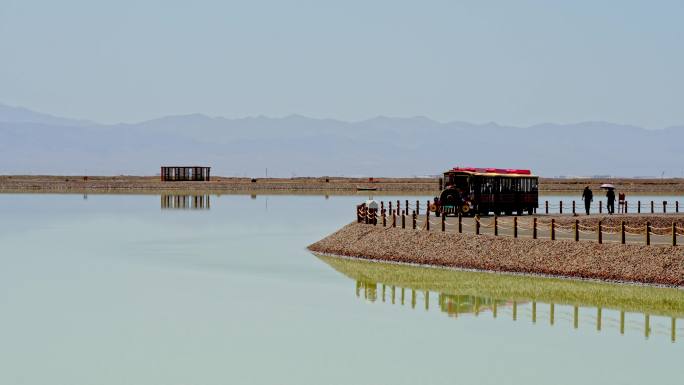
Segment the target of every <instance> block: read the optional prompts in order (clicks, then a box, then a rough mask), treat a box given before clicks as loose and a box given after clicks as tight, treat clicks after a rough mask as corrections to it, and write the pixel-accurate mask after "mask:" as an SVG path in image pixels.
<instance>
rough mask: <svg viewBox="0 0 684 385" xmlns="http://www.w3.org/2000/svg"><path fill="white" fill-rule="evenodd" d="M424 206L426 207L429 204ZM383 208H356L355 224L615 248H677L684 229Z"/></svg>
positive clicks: (675, 222) (417, 207)
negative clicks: (643, 246) (590, 243)
mask: <svg viewBox="0 0 684 385" xmlns="http://www.w3.org/2000/svg"><path fill="white" fill-rule="evenodd" d="M426 203H427V205H429V201H428V202H426ZM677 206H678V205H677ZM387 207H388V208H385V205H384V202H382V203H381V209H380V210H376V209H369V208H367V207H365V205H359V206H357V208H356V217H357V222H359V223H366V224H371V225H376V226H383V227H398V228H403V229H413V230H421V231H441V232H455V233H470V234H476V235H493V236H507V237H513V238H530V239H550V240H574V241H577V242H579V241H593V242H597V243H616V244H642V245H671V246H677V245H678V243H679V238H680V237H683V236H684V226H682V225H679V224H678V223H677V221H676V220H674V221H672V224H671V225H669V226H653V225H652V224H651V223H650V222H646V223H645V224H644V225H631V224H629V223H627V222H625V221H621V223H620V224H619V225H615V224H613V225H608V224H604V223H603V222H602V221H601V220H599V221H598V223H596V224H595V225H594V224H592V225H586V224H583V223H582V221H580V220H579V219H575V220H574V223H570V224H569V223H563V222H557V221H556V219H555V218H544V216H524V217H517V216H505V217H499V216H492V217H480V216H479V215H475V216H474V217H463V216H461V215H459V216H458V217H446V216H443V215H442V216H439V214H435V213H433V212H430V211H429V210H424V213H423V214H419V210H420V203H419V202H416V206H414V207H415V209H413V208H411V205H410V204H408V201H406V202H404V209H402V208H401V207H402V206H401V202H397V205H396V206H394V208H392V204H391V203H390V204H388V206H387ZM406 207H408V210H407V209H405V208H406ZM424 207H429V206H424Z"/></svg>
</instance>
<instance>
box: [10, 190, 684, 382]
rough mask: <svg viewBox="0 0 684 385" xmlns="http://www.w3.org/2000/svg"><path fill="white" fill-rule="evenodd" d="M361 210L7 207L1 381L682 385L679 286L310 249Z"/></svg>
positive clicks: (115, 203) (308, 201) (74, 204)
mask: <svg viewBox="0 0 684 385" xmlns="http://www.w3.org/2000/svg"><path fill="white" fill-rule="evenodd" d="M408 198H409V199H411V200H414V201H415V197H408ZM427 198H428V197H421V198H420V199H421V200H425V199H427ZM564 198H566V199H567V197H564ZM646 198H648V197H646ZM680 198H681V197H680ZM361 199H363V197H361V196H347V197H344V196H343V197H340V196H333V197H330V198H328V199H326V198H325V197H323V196H257V197H250V196H248V195H242V196H238V195H231V196H227V195H224V196H215V195H212V196H210V197H209V200H208V202H207V201H206V200H203V201H202V202H200V201H194V200H189V201H188V202H185V203H184V202H181V201H180V200H174V201H170V200H169V199H168V198H166V199H165V198H160V196H158V195H140V196H136V195H89V196H87V197H84V196H81V195H43V194H40V195H39V194H35V195H33V194H26V195H0V311H1V313H0V342H1V343H0V384H41V385H42V384H65V385H74V384H117V385H119V384H159V385H162V384H163V385H170V384H179V385H180V384H229V383H232V384H418V383H422V384H457V383H463V384H522V383H525V384H551V383H552V384H607V383H610V384H645V383H653V384H680V383H681V381H682V378H683V376H684V366H683V365H682V360H683V359H684V314H683V313H684V310H683V307H684V296H683V294H682V293H683V292H682V291H681V290H672V289H652V288H635V287H631V286H614V285H603V284H595V283H575V282H569V281H562V280H549V279H530V278H524V277H511V276H500V275H492V274H483V273H464V272H454V271H445V270H439V269H425V268H413V267H398V266H387V265H385V264H378V263H370V264H369V263H366V262H355V261H349V260H340V259H331V258H326V257H319V256H315V255H312V254H311V253H309V252H308V251H307V250H306V249H305V247H306V245H308V244H310V243H312V242H314V241H316V240H318V239H320V238H322V237H323V236H325V235H327V234H328V233H330V232H333V231H335V230H336V229H337V228H338V227H340V226H341V225H343V224H346V223H348V222H349V221H351V220H352V219H353V215H354V214H353V205H354V204H355V203H357V202H358V201H360V200H361ZM385 199H387V198H385ZM393 199H395V200H396V197H395V198H393ZM400 199H402V200H404V199H406V197H400ZM656 199H660V200H663V199H662V198H661V197H656ZM648 200H650V198H648ZM578 201H579V199H578ZM681 202H684V199H680V203H681ZM176 203H178V204H176ZM174 207H196V208H197V209H175V208H174Z"/></svg>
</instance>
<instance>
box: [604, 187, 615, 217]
mask: <svg viewBox="0 0 684 385" xmlns="http://www.w3.org/2000/svg"><path fill="white" fill-rule="evenodd" d="M606 198H608V205H607V206H608V214H613V213H615V190H613V189H612V188H609V189H608V191H606Z"/></svg>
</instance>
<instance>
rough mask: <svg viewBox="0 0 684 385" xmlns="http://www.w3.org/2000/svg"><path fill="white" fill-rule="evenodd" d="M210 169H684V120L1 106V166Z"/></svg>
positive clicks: (257, 172) (395, 172)
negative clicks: (129, 120)
mask: <svg viewBox="0 0 684 385" xmlns="http://www.w3.org/2000/svg"><path fill="white" fill-rule="evenodd" d="M163 164H165V165H209V166H212V167H213V170H212V174H214V175H224V176H256V177H262V176H264V175H265V173H266V169H268V175H269V176H279V177H291V176H323V175H330V176H342V175H345V176H422V175H435V174H439V173H441V172H442V171H444V170H445V169H447V168H450V167H453V166H456V165H462V166H466V165H472V166H482V167H501V168H530V169H532V170H533V172H535V173H537V174H539V175H542V176H561V175H565V176H591V175H597V174H599V175H613V176H658V177H659V176H661V175H663V173H664V175H665V176H669V177H683V176H684V126H681V127H670V128H666V129H660V130H647V129H644V128H640V127H635V126H628V125H619V124H613V123H607V122H584V123H577V124H539V125H535V126H531V127H510V126H500V125H497V124H493V123H490V124H471V123H465V122H449V123H440V122H436V121H434V120H430V119H428V118H424V117H414V118H388V117H376V118H373V119H369V120H364V121H360V122H344V121H339V120H332V119H313V118H307V117H304V116H299V115H292V116H288V117H284V118H268V117H250V118H243V119H226V118H220V117H217V118H215V117H209V116H206V115H201V114H193V115H182V116H168V117H163V118H160V119H155V120H150V121H145V122H140V123H135V124H114V125H105V124H98V123H95V122H90V121H84V120H73V119H67V118H61V117H55V116H51V115H47V114H42V113H38V112H34V111H31V110H28V109H25V108H18V107H9V106H5V105H1V104H0V174H64V175H82V174H89V175H119V174H128V175H154V174H156V173H158V172H159V166H160V165H163Z"/></svg>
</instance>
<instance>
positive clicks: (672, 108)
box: [0, 0, 684, 128]
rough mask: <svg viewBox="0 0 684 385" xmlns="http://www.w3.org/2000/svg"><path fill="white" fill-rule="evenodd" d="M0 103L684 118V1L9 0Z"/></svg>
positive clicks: (59, 109)
mask: <svg viewBox="0 0 684 385" xmlns="http://www.w3.org/2000/svg"><path fill="white" fill-rule="evenodd" d="M0 55H1V56H0V103H6V104H10V105H20V106H24V107H28V108H32V109H36V110H39V111H42V112H48V113H52V114H55V115H62V116H68V117H75V118H85V119H92V120H96V121H102V122H119V121H138V120H144V119H150V118H155V117H159V116H162V115H169V114H184V113H193V112H201V113H206V114H209V115H221V116H226V117H243V116H248V115H260V114H264V115H269V116H283V115H289V114H293V113H297V114H303V115H307V116H312V117H329V118H338V119H344V120H360V119H365V118H369V117H372V116H376V115H389V116H415V115H424V116H427V117H430V118H433V119H437V120H441V121H448V120H463V121H470V122H489V121H494V122H498V123H502V124H515V125H529V124H535V123H541V122H556V123H570V122H578V121H586V120H606V121H612V122H616V123H629V124H636V125H642V126H645V127H651V128H659V127H664V126H669V125H681V124H684V108H683V107H682V106H683V101H684V1H682V0H678V1H666V0H662V1H628V0H619V1H618V0H616V1H610V0H601V1H596V0H591V1H584V0H573V1H563V2H561V1H541V0H540V1H524V0H517V1H510V0H507V1H503V0H502V1H483V0H480V1H475V0H474V1H457V0H445V1H428V0H425V1H416V0H413V1H402V0H391V1H389V0H388V1H380V0H377V1H371V0H364V1H356V0H345V1H324V0H310V1H304V0H302V1H285V0H280V1H276V0H273V1H266V0H250V1H241V2H234V1H225V0H216V1H208V0H196V1H174V0H158V1H152V0H116V1H113V0H112V1H97V0H60V1H51V0H50V1H48V0H44V1H38V0H0Z"/></svg>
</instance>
